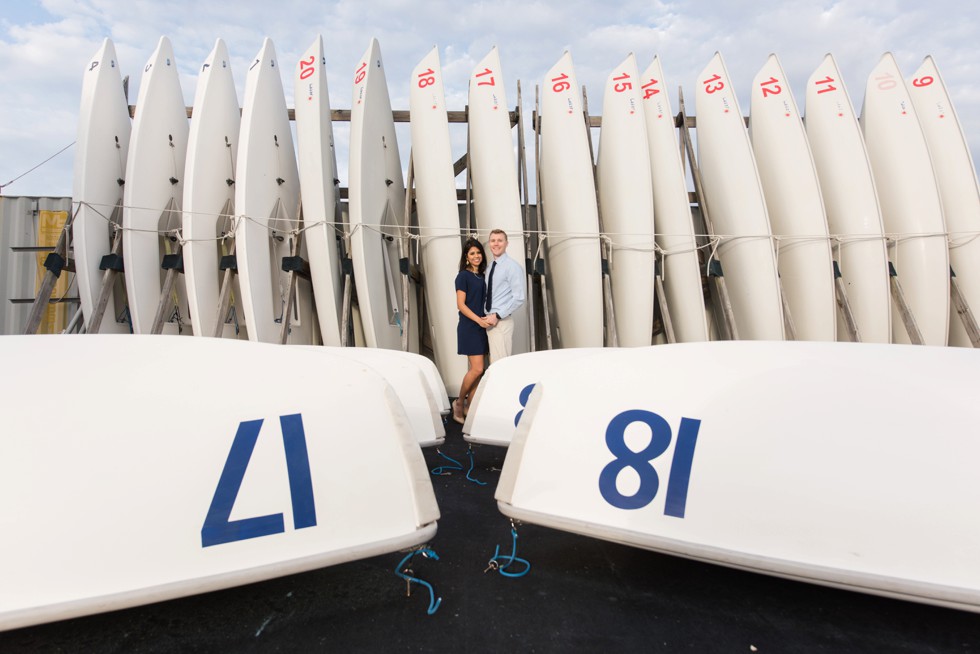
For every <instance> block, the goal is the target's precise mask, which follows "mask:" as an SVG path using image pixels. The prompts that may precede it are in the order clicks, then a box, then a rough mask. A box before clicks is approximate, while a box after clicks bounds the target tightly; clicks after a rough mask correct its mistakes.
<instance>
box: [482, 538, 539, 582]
mask: <svg viewBox="0 0 980 654" xmlns="http://www.w3.org/2000/svg"><path fill="white" fill-rule="evenodd" d="M510 535H511V543H512V545H511V550H510V556H501V554H500V545H497V546H496V547H495V548H494V550H493V558H492V559H490V565H489V566H487V570H491V569H492V570H496V571H497V572H499V573H500V574H502V575H503V576H505V577H510V578H512V579H516V578H517V577H523V576H524V575H526V574H527V573H528V572H530V570H531V563H530V561H528V560H527V559H522V558H521V557H519V556H517V529H515V528H514V527H513V526H511V528H510ZM500 561H506V563H503V564H501V563H500ZM514 561H517V562H518V563H523V564H524V569H523V570H521V571H520V572H508V571H507V568H508V567H510V565H511V564H512V563H513V562H514ZM487 570H484V572H486V571H487Z"/></svg>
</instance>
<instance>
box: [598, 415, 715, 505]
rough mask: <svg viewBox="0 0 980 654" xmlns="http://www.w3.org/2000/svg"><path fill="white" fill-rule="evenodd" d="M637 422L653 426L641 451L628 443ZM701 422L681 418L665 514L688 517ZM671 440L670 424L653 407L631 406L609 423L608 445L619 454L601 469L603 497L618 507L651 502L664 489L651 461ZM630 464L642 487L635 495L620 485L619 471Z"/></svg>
mask: <svg viewBox="0 0 980 654" xmlns="http://www.w3.org/2000/svg"><path fill="white" fill-rule="evenodd" d="M635 422H639V423H643V424H645V425H646V426H647V427H649V428H650V444H649V445H647V446H646V447H645V448H643V449H642V450H640V451H639V452H634V451H633V450H631V449H630V448H629V446H627V445H626V428H627V427H628V426H629V425H631V424H633V423H635ZM700 426H701V421H700V420H695V419H692V418H681V424H680V427H679V428H678V430H677V444H676V445H675V446H674V457H673V461H672V462H671V465H670V477H669V478H668V480H667V497H666V498H665V502H664V503H665V506H664V515H669V516H673V517H676V518H683V517H684V510H685V507H686V505H687V489H688V484H689V482H690V480H691V464H692V462H693V460H694V447H695V445H696V444H697V440H698V429H699V428H700ZM670 440H671V429H670V425H669V424H667V421H666V420H664V419H663V418H662V417H661V416H659V415H657V414H656V413H653V412H652V411H644V410H641V409H631V410H629V411H623V412H622V413H620V414H619V415H617V416H616V417H615V418H613V419H612V420H611V421H610V422H609V426H608V427H606V447H608V448H609V451H610V452H611V453H612V454H613V455H614V456H615V457H616V458H614V459H613V460H612V461H610V462H609V463H608V464H607V465H606V466H605V467H604V468H603V469H602V472H601V473H599V493H600V494H601V495H602V497H603V499H604V500H606V501H607V502H609V504H611V505H612V506H614V507H616V508H617V509H627V510H630V509H642V508H643V507H645V506H647V505H648V504H650V502H652V501H653V498H655V497H656V496H657V491H658V490H659V489H660V477H659V476H658V475H657V471H656V470H655V469H654V467H653V465H651V463H650V462H651V461H653V460H654V459H656V458H657V457H658V456H660V455H661V454H663V453H664V452H666V451H667V448H668V447H670ZM626 468H632V469H633V470H634V471H635V472H636V474H637V475H638V476H639V478H640V487H639V488H638V489H637V491H636V492H635V493H634V494H633V495H624V494H623V493H621V492H619V489H618V488H617V487H616V479H618V478H619V473H621V472H622V471H623V470H625V469H626Z"/></svg>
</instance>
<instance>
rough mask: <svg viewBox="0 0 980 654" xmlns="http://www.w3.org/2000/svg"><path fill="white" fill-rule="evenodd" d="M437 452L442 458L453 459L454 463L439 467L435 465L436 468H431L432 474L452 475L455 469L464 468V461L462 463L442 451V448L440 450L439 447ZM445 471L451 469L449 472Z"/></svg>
mask: <svg viewBox="0 0 980 654" xmlns="http://www.w3.org/2000/svg"><path fill="white" fill-rule="evenodd" d="M436 454H438V455H439V456H441V457H442V458H444V459H446V460H447V461H452V462H453V464H454V465H451V466H437V467H435V468H433V469H432V470H431V472H432V474H434V475H451V474H453V473H452V471H453V470H462V469H463V464H462V463H460V462H459V461H457V460H456V459H454V458H452V457H451V456H447V455H446V454H443V453H442V450H440V449H438V448H437V449H436ZM443 471H449V472H443Z"/></svg>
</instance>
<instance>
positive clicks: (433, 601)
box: [395, 547, 442, 615]
mask: <svg viewBox="0 0 980 654" xmlns="http://www.w3.org/2000/svg"><path fill="white" fill-rule="evenodd" d="M416 554H421V555H422V556H424V557H425V558H427V559H428V558H431V559H435V560H436V561H438V560H439V555H438V554H436V553H435V552H433V551H432V550H430V549H429V548H427V547H424V548H422V549H418V550H412V551H411V552H409V553H408V554H406V555H405V558H403V559H402V560H401V561H400V562H399V563H398V565H397V566H395V574H396V575H398V576H399V577H401V578H402V579H404V580H405V581H407V582H409V583H410V584H412V583H415V584H420V585H422V586H425V587H426V588H428V589H429V609H428V611H426V613H428V614H429V615H432V614H433V613H435V612H436V611H438V610H439V605H440V604H442V598H441V597H440V598H436V591H435V589H434V588H432V584H430V583H429V582H427V581H424V580H422V579H419V578H418V577H413V576H411V575H409V574H406V573H409V572H411V570H410V569H408V568H405V565H406V564H407V563H408V560H409V559H410V558H412V557H413V556H415V555H416ZM402 568H405V572H402Z"/></svg>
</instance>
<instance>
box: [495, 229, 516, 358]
mask: <svg viewBox="0 0 980 654" xmlns="http://www.w3.org/2000/svg"><path fill="white" fill-rule="evenodd" d="M489 246H490V253H491V254H492V255H493V263H492V264H490V269H489V272H488V273H487V301H486V311H487V322H489V323H490V328H489V329H487V338H488V339H489V341H490V363H493V362H494V361H497V360H498V359H502V358H504V357H506V356H510V353H511V351H512V349H513V344H514V319H513V318H512V317H511V316H512V315H513V313H514V312H515V311H517V310H518V309H519V308H521V305H523V304H524V297H525V286H524V271H523V270H521V266H520V264H518V263H517V262H516V261H514V260H513V259H512V258H510V256H508V255H507V232H505V231H504V230H502V229H495V230H493V231H491V232H490V242H489Z"/></svg>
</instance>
